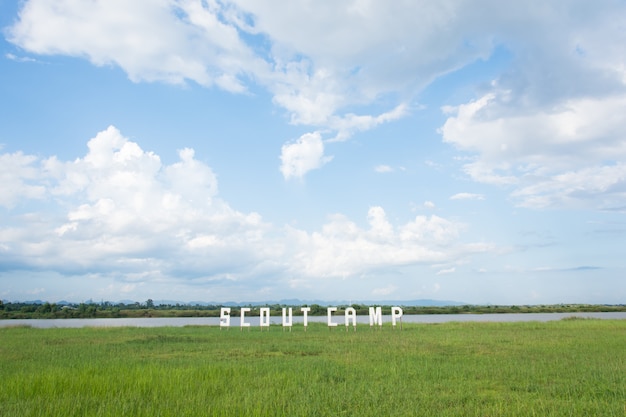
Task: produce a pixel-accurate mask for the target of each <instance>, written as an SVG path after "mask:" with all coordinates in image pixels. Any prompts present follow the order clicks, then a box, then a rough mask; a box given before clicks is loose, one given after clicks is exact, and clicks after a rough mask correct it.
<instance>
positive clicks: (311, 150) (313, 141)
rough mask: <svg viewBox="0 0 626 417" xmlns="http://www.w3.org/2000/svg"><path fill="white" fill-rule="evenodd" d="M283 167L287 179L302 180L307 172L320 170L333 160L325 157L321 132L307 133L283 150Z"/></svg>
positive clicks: (282, 170) (281, 157)
mask: <svg viewBox="0 0 626 417" xmlns="http://www.w3.org/2000/svg"><path fill="white" fill-rule="evenodd" d="M280 160H281V166H280V172H282V174H283V177H285V179H291V178H302V177H303V176H304V175H305V174H306V173H307V172H309V171H311V170H314V169H317V168H320V167H321V166H322V165H324V164H326V163H328V162H330V161H331V160H332V157H331V156H325V155H324V142H323V141H322V136H321V135H320V133H319V132H314V133H306V134H304V135H302V136H300V138H299V139H298V140H297V141H295V142H292V143H287V144H285V145H283V147H282V149H281V155H280Z"/></svg>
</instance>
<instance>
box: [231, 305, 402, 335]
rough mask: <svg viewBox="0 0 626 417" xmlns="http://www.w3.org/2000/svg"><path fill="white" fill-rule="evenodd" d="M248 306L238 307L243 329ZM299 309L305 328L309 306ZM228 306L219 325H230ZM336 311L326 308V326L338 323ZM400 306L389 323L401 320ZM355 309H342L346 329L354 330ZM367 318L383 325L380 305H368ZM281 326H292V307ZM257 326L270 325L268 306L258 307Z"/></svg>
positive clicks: (371, 321) (335, 309)
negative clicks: (334, 319) (351, 328)
mask: <svg viewBox="0 0 626 417" xmlns="http://www.w3.org/2000/svg"><path fill="white" fill-rule="evenodd" d="M250 310H251V309H250V307H241V309H240V319H239V326H240V327H241V328H242V329H243V328H244V327H250V323H249V322H246V313H249V312H250ZM300 311H301V312H302V319H303V320H302V324H303V325H304V328H305V330H306V327H307V326H308V325H309V324H308V318H309V316H308V314H309V313H310V312H311V308H310V307H301V308H300ZM230 312H231V308H230V307H222V308H221V309H220V327H230ZM336 312H337V307H328V308H327V309H326V315H327V323H328V327H337V326H338V324H339V323H337V322H336V321H333V317H335V316H334V313H336ZM402 314H403V312H402V308H400V307H391V325H392V326H393V327H395V326H396V325H397V323H398V321H400V322H401V321H402ZM356 317H357V314H356V310H355V309H354V308H352V307H348V308H346V309H345V311H344V319H345V324H346V329H347V328H348V327H349V326H350V324H352V327H353V328H354V330H356ZM369 320H370V327H374V326H376V325H377V326H379V327H381V326H382V325H383V309H382V307H370V308H369ZM282 324H283V327H292V326H293V308H292V307H289V308H283V321H282ZM259 326H260V327H269V326H270V308H269V307H261V308H260V309H259Z"/></svg>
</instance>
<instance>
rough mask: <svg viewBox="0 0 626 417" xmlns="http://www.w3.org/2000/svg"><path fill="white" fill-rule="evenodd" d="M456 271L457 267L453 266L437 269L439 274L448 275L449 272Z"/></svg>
mask: <svg viewBox="0 0 626 417" xmlns="http://www.w3.org/2000/svg"><path fill="white" fill-rule="evenodd" d="M455 272H456V268H455V267H452V268H447V269H441V270H439V271H437V275H447V274H453V273H455Z"/></svg>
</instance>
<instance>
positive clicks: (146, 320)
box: [0, 312, 626, 328]
mask: <svg viewBox="0 0 626 417" xmlns="http://www.w3.org/2000/svg"><path fill="white" fill-rule="evenodd" d="M568 317H581V318H595V319H621V320H626V312H611V313H504V314H417V315H405V316H403V317H402V322H403V323H446V322H468V321H469V322H471V321H474V322H519V321H540V322H546V321H553V320H562V319H564V318H568ZM308 320H309V322H310V323H326V322H327V320H328V319H327V317H326V316H313V317H311V316H309V318H308ZM245 321H246V322H247V323H250V326H251V327H258V326H259V317H258V316H254V315H251V316H249V317H246V319H245ZM332 321H333V322H334V323H337V325H338V326H344V325H345V319H344V315H343V314H337V315H335V316H333V318H332ZM219 322H220V319H219V317H151V318H150V317H140V318H119V319H15V320H11V319H9V320H0V327H9V326H31V327H36V328H54V327H164V326H172V327H183V326H219ZM302 322H303V318H302V316H294V317H293V324H294V327H297V326H298V325H300V326H301V325H302ZM390 322H391V316H383V324H385V323H390ZM271 323H272V324H277V325H280V324H282V316H280V315H279V316H272V317H271ZM357 324H358V325H369V316H368V315H367V314H366V315H359V316H357ZM239 325H240V320H239V316H233V317H232V318H231V321H230V326H231V327H239Z"/></svg>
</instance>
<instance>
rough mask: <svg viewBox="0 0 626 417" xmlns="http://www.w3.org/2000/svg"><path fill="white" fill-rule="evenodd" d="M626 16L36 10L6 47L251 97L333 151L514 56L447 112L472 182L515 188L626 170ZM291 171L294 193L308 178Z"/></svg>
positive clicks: (382, 8) (153, 7)
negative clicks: (606, 168)
mask: <svg viewBox="0 0 626 417" xmlns="http://www.w3.org/2000/svg"><path fill="white" fill-rule="evenodd" d="M625 14H626V13H625V9H624V7H623V5H622V4H618V3H615V2H612V1H610V0H605V1H604V0H601V1H599V2H595V3H594V4H593V5H590V3H589V2H587V1H583V0H574V1H570V2H567V4H561V3H560V2H545V3H544V4H542V5H541V7H536V6H535V5H533V4H526V3H519V4H515V5H511V4H509V3H504V2H501V1H494V0H480V1H478V2H471V3H468V2H461V1H455V0H446V1H440V2H436V3H432V4H430V3H428V4H427V3H423V2H394V3H393V4H387V3H382V2H381V3H377V2H360V1H358V2H351V3H349V4H346V3H337V2H332V1H320V2H317V3H316V4H315V5H314V6H312V4H311V3H310V2H309V1H308V0H295V1H292V2H290V4H289V5H288V6H283V7H280V8H277V7H276V4H275V3H274V2H273V1H270V0H231V1H224V2H221V1H220V2H218V1H215V0H210V1H206V2H197V1H190V0H159V1H152V0H138V1H133V2H127V1H122V0H108V1H103V0H98V1H95V2H90V3H81V2H76V1H73V0H59V1H56V2H54V4H52V3H50V2H49V1H46V0H28V1H26V2H24V3H23V6H22V8H21V10H20V12H19V19H18V20H17V21H16V22H15V24H13V26H11V27H10V28H8V31H7V34H8V39H9V40H10V41H11V42H13V43H14V44H16V45H18V46H20V47H21V48H22V49H23V50H25V51H27V52H30V53H36V54H62V55H69V56H78V57H87V58H88V59H89V60H90V61H91V62H92V63H94V64H95V65H116V66H119V67H121V68H122V69H123V70H124V71H126V73H127V74H128V76H129V77H130V78H131V79H132V80H135V81H165V82H171V83H183V82H186V81H187V80H190V81H193V82H196V83H199V84H201V85H204V86H213V85H216V86H218V87H219V88H223V89H225V90H228V91H234V92H241V91H245V90H247V89H248V87H249V84H250V83H256V84H257V85H260V86H262V87H263V88H265V89H267V91H269V92H270V93H271V94H272V95H273V101H274V102H275V103H276V104H277V105H279V106H281V107H283V108H284V109H286V110H287V112H288V113H289V115H290V120H291V122H292V123H296V124H304V125H309V126H314V127H315V129H319V131H323V132H325V134H326V132H330V133H328V134H329V137H330V136H333V140H335V141H339V140H345V139H347V138H349V137H350V136H351V135H353V134H354V133H355V132H358V131H362V130H367V129H372V128H374V127H376V126H377V125H379V124H381V123H386V122H390V121H393V120H397V119H399V118H401V117H404V116H405V115H406V114H408V113H409V108H410V107H411V106H412V105H413V104H411V103H412V102H413V101H414V99H415V97H416V95H417V94H418V93H419V92H420V91H421V90H422V89H423V88H424V87H425V86H427V85H429V84H430V83H431V82H432V81H433V80H435V79H437V78H438V77H440V76H442V75H445V74H448V73H452V72H454V71H457V70H459V69H461V68H463V67H464V66H466V65H468V64H471V63H473V62H476V61H477V60H488V59H489V58H490V56H491V55H492V54H493V52H494V50H496V48H500V49H504V50H507V51H508V52H509V53H510V55H511V57H512V58H511V61H512V62H511V65H510V67H509V68H506V69H505V70H503V72H502V73H501V74H499V75H498V76H497V78H496V80H495V82H494V88H493V90H492V91H489V92H487V93H486V94H484V95H483V96H482V97H479V98H478V99H477V100H475V101H473V102H470V103H466V104H462V105H459V106H453V107H447V110H446V111H447V112H448V113H449V114H450V118H449V119H448V121H447V122H446V123H445V125H444V126H443V128H442V135H443V138H444V140H445V141H446V142H448V143H451V144H453V145H455V146H457V147H458V148H459V149H462V150H464V151H469V152H473V153H476V156H477V157H476V160H475V161H474V163H473V164H468V165H467V166H466V168H465V169H466V172H467V173H468V175H470V176H471V177H472V178H474V179H476V180H478V181H483V182H489V183H493V184H502V185H511V184H516V183H517V182H519V181H520V179H521V178H520V177H521V176H522V175H525V179H524V180H525V181H526V180H528V179H529V177H530V176H532V177H535V176H545V175H547V178H548V179H550V178H553V177H554V176H555V175H559V174H561V173H563V172H566V171H567V170H570V169H571V167H572V163H573V161H578V160H581V159H587V158H588V153H590V156H591V160H593V161H596V162H598V161H601V160H602V158H603V156H607V155H608V156H611V155H615V156H614V157H613V158H614V159H615V158H618V157H621V156H622V155H623V141H622V140H621V139H620V138H621V136H620V134H619V132H623V131H624V118H622V117H619V115H621V114H623V112H624V110H625V108H624V107H626V105H625V103H626V99H625V97H626V93H625V91H624V90H625V83H626V70H625V68H626V53H625V52H624V48H623V45H624V43H626V34H625V32H624V31H623V22H624V19H625V17H624V16H625ZM390 28H393V30H390ZM381 108H382V110H381ZM302 146H304V145H302V144H300V145H297V147H302ZM285 149H289V148H283V151H285ZM292 149H293V150H295V148H292ZM614 150H617V151H618V152H617V154H613V153H612V152H613V151H614ZM283 156H284V155H283ZM287 159H289V157H287ZM289 162H290V161H284V160H283V167H282V168H281V169H282V170H283V174H284V175H285V177H290V176H300V175H303V174H304V173H306V171H308V170H309V169H308V168H306V166H300V168H301V169H300V168H298V167H295V166H292V167H289V165H288V163H289ZM318 162H319V159H318ZM285 163H287V165H286V164H285ZM299 165H301V164H299ZM313 165H315V163H314V164H313ZM593 166H599V165H598V164H597V163H596V165H593V163H588V166H587V168H591V167H593ZM285 172H287V174H285ZM522 203H524V202H522Z"/></svg>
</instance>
